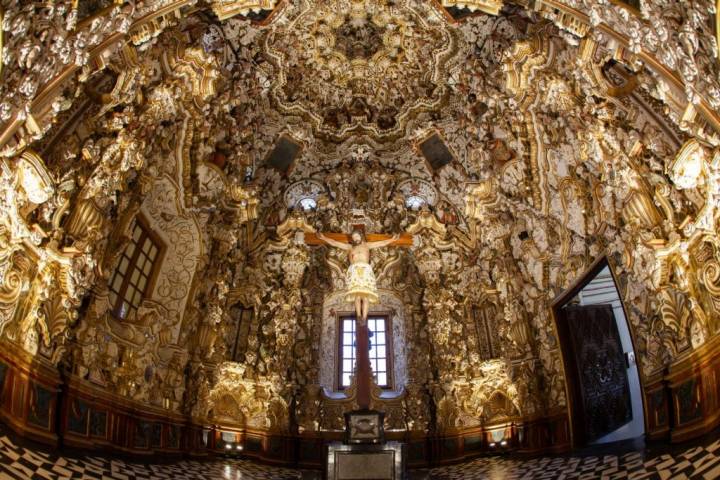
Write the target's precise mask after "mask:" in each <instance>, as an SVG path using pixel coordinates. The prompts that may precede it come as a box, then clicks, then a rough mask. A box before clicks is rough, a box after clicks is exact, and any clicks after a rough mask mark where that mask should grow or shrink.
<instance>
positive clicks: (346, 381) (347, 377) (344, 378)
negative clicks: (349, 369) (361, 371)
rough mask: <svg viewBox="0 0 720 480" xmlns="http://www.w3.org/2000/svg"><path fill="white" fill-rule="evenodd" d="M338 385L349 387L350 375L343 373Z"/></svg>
mask: <svg viewBox="0 0 720 480" xmlns="http://www.w3.org/2000/svg"><path fill="white" fill-rule="evenodd" d="M340 385H342V386H343V387H347V386H348V385H350V374H349V373H343V374H342V380H341V381H340Z"/></svg>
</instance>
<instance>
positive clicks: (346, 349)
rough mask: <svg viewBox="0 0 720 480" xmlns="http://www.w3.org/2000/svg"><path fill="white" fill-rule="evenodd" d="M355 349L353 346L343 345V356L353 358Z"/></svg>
mask: <svg viewBox="0 0 720 480" xmlns="http://www.w3.org/2000/svg"><path fill="white" fill-rule="evenodd" d="M354 350H355V349H354V348H353V347H347V346H346V347H343V358H353V353H354Z"/></svg>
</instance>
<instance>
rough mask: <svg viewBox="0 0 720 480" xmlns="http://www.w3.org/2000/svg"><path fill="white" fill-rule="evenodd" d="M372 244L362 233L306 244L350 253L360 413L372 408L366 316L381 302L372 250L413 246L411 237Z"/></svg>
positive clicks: (309, 239) (310, 238) (309, 238)
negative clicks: (324, 245)
mask: <svg viewBox="0 0 720 480" xmlns="http://www.w3.org/2000/svg"><path fill="white" fill-rule="evenodd" d="M372 237H374V238H373V241H370V242H368V241H367V240H366V239H365V237H364V235H363V233H362V232H361V231H360V230H355V231H353V232H352V234H350V239H349V242H348V240H347V236H346V235H343V234H337V233H334V234H331V233H329V234H322V233H318V234H315V235H313V234H308V235H306V236H305V242H306V243H308V244H310V245H319V244H321V243H325V244H328V245H330V246H332V247H335V248H339V249H341V250H347V251H348V256H349V258H350V266H349V267H348V272H347V287H348V292H347V294H346V297H345V298H346V300H347V301H349V302H352V303H354V304H355V319H356V322H357V323H356V326H355V332H356V339H355V347H356V349H357V354H356V361H357V371H356V375H357V382H356V383H357V402H358V406H359V407H360V409H361V410H364V409H368V408H370V357H369V350H370V339H369V336H368V328H367V316H368V310H369V309H370V304H371V303H377V302H378V301H379V298H378V294H377V285H376V281H375V274H374V273H373V271H372V267H371V266H370V250H373V249H375V248H382V247H387V246H390V245H396V246H410V245H412V237H411V236H410V235H402V236H400V235H394V236H392V237H390V236H388V235H372Z"/></svg>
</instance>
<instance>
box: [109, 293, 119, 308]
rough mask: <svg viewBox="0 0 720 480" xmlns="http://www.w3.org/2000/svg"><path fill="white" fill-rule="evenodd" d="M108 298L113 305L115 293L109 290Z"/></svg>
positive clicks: (115, 299)
mask: <svg viewBox="0 0 720 480" xmlns="http://www.w3.org/2000/svg"><path fill="white" fill-rule="evenodd" d="M108 298H109V299H110V305H112V306H115V302H117V294H116V293H115V292H113V291H112V290H110V293H109V294H108Z"/></svg>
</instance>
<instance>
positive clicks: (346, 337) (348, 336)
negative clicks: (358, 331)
mask: <svg viewBox="0 0 720 480" xmlns="http://www.w3.org/2000/svg"><path fill="white" fill-rule="evenodd" d="M352 344H353V334H352V333H343V345H352Z"/></svg>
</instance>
